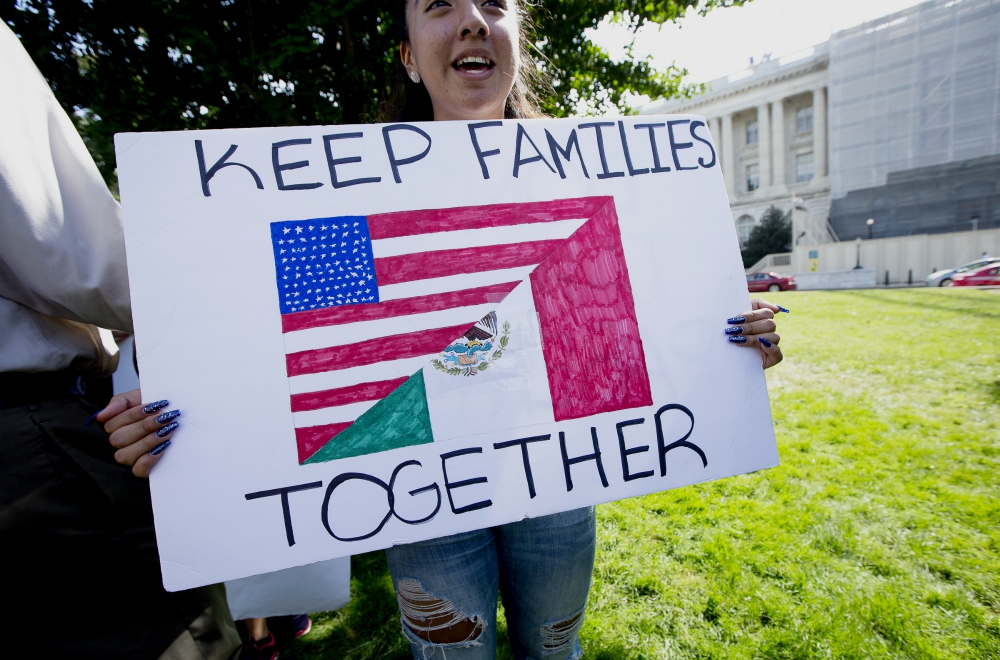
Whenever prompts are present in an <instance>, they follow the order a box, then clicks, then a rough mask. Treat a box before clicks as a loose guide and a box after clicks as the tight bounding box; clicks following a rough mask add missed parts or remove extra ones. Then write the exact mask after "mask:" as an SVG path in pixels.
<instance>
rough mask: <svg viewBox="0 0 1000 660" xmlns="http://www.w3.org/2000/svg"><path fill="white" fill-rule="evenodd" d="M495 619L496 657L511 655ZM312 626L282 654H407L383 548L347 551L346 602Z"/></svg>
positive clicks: (392, 657) (393, 659)
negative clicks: (348, 584) (348, 579)
mask: <svg viewBox="0 0 1000 660" xmlns="http://www.w3.org/2000/svg"><path fill="white" fill-rule="evenodd" d="M500 614H501V617H500V618H501V621H500V622H498V623H499V625H498V630H497V659H498V660H509V659H511V658H513V655H512V653H511V650H510V643H509V641H508V638H507V627H506V625H504V623H503V621H502V618H503V617H502V611H501V613H500ZM311 616H312V619H313V630H312V632H311V633H309V634H308V635H306V636H305V637H303V638H301V639H298V640H296V641H295V642H293V643H292V646H291V648H289V649H288V650H286V651H283V652H282V653H281V657H282V659H283V660H285V659H287V660H319V659H320V658H322V659H323V660H330V659H331V658H336V659H337V660H409V659H410V658H411V657H412V656H411V654H410V646H409V644H408V643H407V641H406V638H405V637H403V633H402V632H401V631H400V628H399V625H400V624H399V610H398V609H397V605H396V595H395V593H394V592H393V590H392V578H391V577H390V576H389V566H388V564H387V563H386V560H385V551H383V550H377V551H375V552H369V553H366V554H363V555H355V556H353V557H351V602H350V603H348V604H347V606H346V607H344V608H343V609H341V610H338V611H336V612H319V613H316V614H312V615H311Z"/></svg>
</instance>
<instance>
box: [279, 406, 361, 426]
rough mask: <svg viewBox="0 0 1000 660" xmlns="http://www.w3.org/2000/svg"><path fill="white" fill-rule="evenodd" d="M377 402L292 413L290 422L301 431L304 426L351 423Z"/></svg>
mask: <svg viewBox="0 0 1000 660" xmlns="http://www.w3.org/2000/svg"><path fill="white" fill-rule="evenodd" d="M376 403H378V401H361V402H360V403H349V404H347V405H346V406H334V407H332V408H320V409H319V410H306V411H303V412H293V413H292V420H293V423H294V424H295V428H297V429H301V428H304V427H306V426H320V425H323V424H336V423H337V422H353V421H354V420H356V419H357V418H358V417H360V416H361V415H363V414H364V413H366V412H367V411H368V409H369V408H371V407H372V406H374V405H375V404H376Z"/></svg>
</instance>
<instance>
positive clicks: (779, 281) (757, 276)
mask: <svg viewBox="0 0 1000 660" xmlns="http://www.w3.org/2000/svg"><path fill="white" fill-rule="evenodd" d="M797 287H798V285H797V284H795V278H794V277H792V276H791V275H789V276H788V277H785V276H783V275H778V274H777V273H749V274H747V288H748V289H750V291H751V292H753V291H795V289H796V288H797Z"/></svg>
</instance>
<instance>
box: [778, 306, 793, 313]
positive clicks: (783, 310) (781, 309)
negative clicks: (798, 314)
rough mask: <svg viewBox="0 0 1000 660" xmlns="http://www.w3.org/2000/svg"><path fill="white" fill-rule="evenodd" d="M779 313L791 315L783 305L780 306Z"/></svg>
mask: <svg viewBox="0 0 1000 660" xmlns="http://www.w3.org/2000/svg"><path fill="white" fill-rule="evenodd" d="M778 311H779V312H784V313H785V314H791V312H789V311H788V310H787V309H785V308H784V307H782V306H781V305H778Z"/></svg>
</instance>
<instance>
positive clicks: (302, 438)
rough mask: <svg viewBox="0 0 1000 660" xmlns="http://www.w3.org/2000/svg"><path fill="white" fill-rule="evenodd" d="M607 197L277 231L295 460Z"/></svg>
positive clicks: (483, 308) (496, 296)
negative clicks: (296, 448) (295, 448)
mask: <svg viewBox="0 0 1000 660" xmlns="http://www.w3.org/2000/svg"><path fill="white" fill-rule="evenodd" d="M608 199H609V198H606V197H587V198H577V199H566V200H556V201H551V202H538V203H525V204H498V205H490V206H473V207H461V208H451V209H433V210H420V211H405V212H399V213H386V214H376V215H369V216H342V217H330V218H315V219H310V220H303V221H284V222H275V223H272V225H271V235H272V242H273V246H274V258H275V265H276V273H277V284H278V293H279V300H280V306H281V315H282V330H283V333H284V343H285V354H286V367H287V374H288V378H289V390H290V394H291V409H292V414H293V419H294V424H295V434H296V440H297V444H298V456H299V461H300V462H304V461H306V460H307V459H308V458H309V457H310V456H312V455H313V454H314V453H315V452H317V451H318V450H319V449H321V448H322V447H323V446H324V445H325V444H326V443H328V442H329V441H330V440H331V439H332V438H334V437H335V436H336V435H337V434H338V433H340V432H341V431H343V430H344V429H345V428H347V427H348V426H350V425H351V423H352V422H353V421H354V420H355V419H357V418H358V417H359V416H360V415H362V414H363V413H364V412H365V411H367V410H368V409H369V408H371V407H372V406H373V405H375V403H377V402H378V401H379V400H380V399H382V398H384V397H386V396H387V395H388V394H389V393H391V392H392V391H393V390H395V389H396V388H397V387H399V386H400V385H402V384H403V383H404V382H405V381H406V380H407V378H408V377H409V376H411V375H412V374H414V373H415V372H416V371H418V370H420V369H421V368H422V367H423V366H424V365H425V364H427V362H428V360H430V359H431V358H433V357H434V356H436V355H437V354H438V353H439V352H440V351H441V350H442V349H443V348H444V347H446V346H448V345H449V344H450V343H451V342H453V341H454V340H456V339H457V338H459V337H461V336H462V334H463V333H465V332H466V331H467V330H468V329H469V328H470V327H471V326H472V325H474V324H475V323H476V322H478V321H479V320H480V319H482V318H483V317H484V316H485V315H487V314H488V313H489V312H490V311H491V310H492V309H493V308H494V307H495V306H496V304H497V303H499V302H500V301H501V300H502V299H503V298H504V297H505V296H506V295H507V294H508V293H510V292H511V291H512V290H513V289H514V288H515V287H516V286H517V285H518V284H519V283H520V282H521V281H522V280H524V279H525V278H527V277H528V275H529V274H530V273H531V271H532V270H533V269H534V268H535V267H536V266H537V265H538V264H540V263H541V262H542V261H544V260H545V259H546V257H548V256H549V255H550V254H551V253H552V252H553V251H554V250H556V249H557V248H559V247H560V246H561V245H563V244H564V243H565V241H566V239H567V238H569V237H570V235H572V234H573V233H574V232H575V231H576V230H577V229H578V228H579V227H580V226H581V225H583V224H584V223H585V222H586V221H587V219H588V218H590V216H592V215H594V213H595V212H596V211H597V210H598V209H600V208H601V207H602V205H604V204H605V203H606V202H607V201H608Z"/></svg>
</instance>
